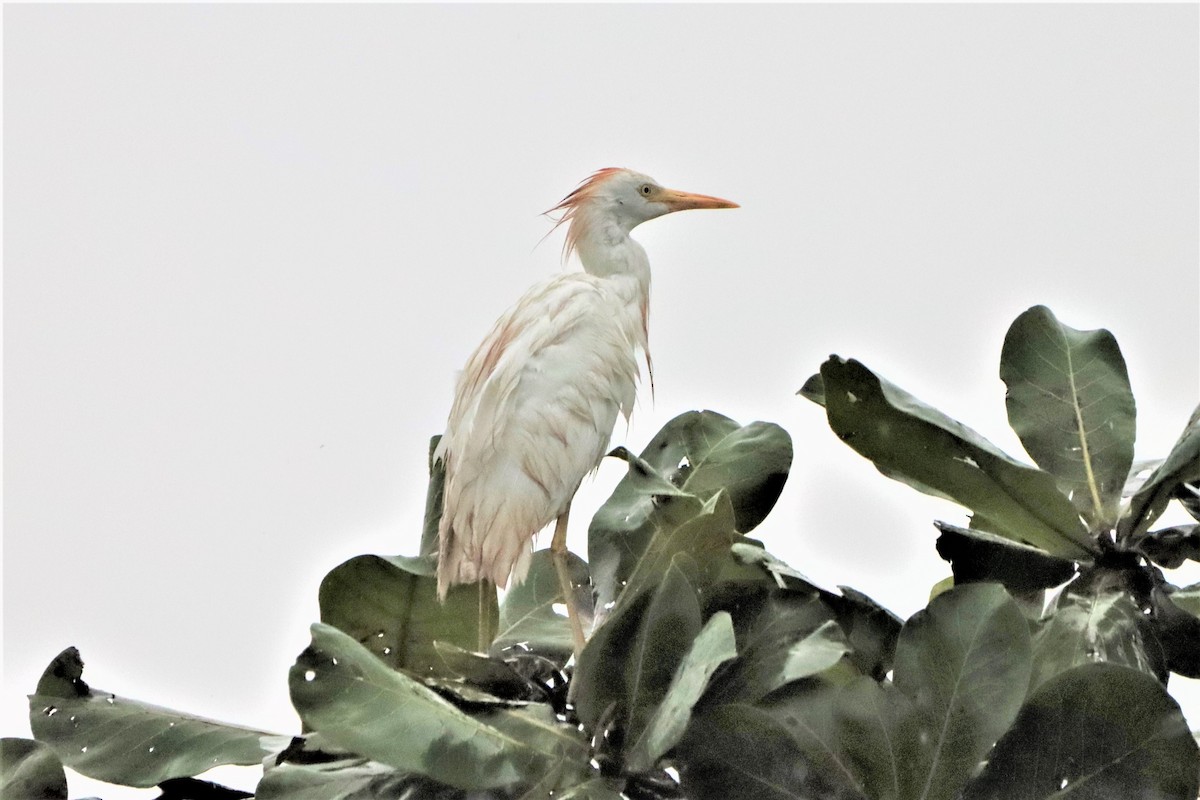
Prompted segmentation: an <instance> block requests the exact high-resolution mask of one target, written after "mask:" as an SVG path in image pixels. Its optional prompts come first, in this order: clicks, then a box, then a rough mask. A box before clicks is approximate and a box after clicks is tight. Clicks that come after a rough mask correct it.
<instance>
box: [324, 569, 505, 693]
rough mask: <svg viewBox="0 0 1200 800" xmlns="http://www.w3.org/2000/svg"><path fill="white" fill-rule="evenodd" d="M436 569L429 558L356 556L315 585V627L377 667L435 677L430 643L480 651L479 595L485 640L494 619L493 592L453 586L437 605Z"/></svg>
mask: <svg viewBox="0 0 1200 800" xmlns="http://www.w3.org/2000/svg"><path fill="white" fill-rule="evenodd" d="M436 569H437V565H436V563H435V561H434V560H432V559H430V558H427V557H419V558H413V557H408V556H375V555H363V556H355V557H354V558H351V559H350V560H348V561H346V562H344V563H342V564H340V565H338V566H337V567H334V568H333V569H332V570H331V571H330V572H329V574H328V575H326V576H325V579H324V580H323V581H321V589H320V595H319V599H320V604H321V621H322V622H324V623H326V624H329V625H333V626H334V627H336V628H338V629H339V630H341V631H343V632H345V633H347V634H349V635H350V636H352V637H354V638H355V639H356V640H357V641H358V642H359V643H360V644H362V645H363V646H364V647H366V648H367V649H368V650H370V651H371V652H372V653H374V654H375V655H376V656H377V657H378V658H379V659H380V660H381V661H382V662H383V663H385V664H387V665H388V666H390V667H392V668H394V669H405V670H408V671H409V672H413V673H416V674H419V675H426V674H434V673H436V674H441V673H442V672H443V663H442V659H441V657H440V656H438V654H437V651H436V650H434V646H433V643H434V640H440V641H443V642H448V643H450V644H454V645H458V646H459V647H462V648H464V649H468V650H474V649H476V648H478V647H479V608H480V597H479V592H480V591H484V592H485V594H484V598H483V607H484V620H483V625H484V626H485V628H486V630H485V636H486V637H487V638H488V640H489V641H490V637H491V634H492V632H494V631H495V630H496V619H497V616H498V610H497V603H496V591H495V589H494V588H492V587H488V588H486V589H483V588H482V585H480V584H470V585H463V586H455V587H453V588H452V589H451V590H450V593H449V595H448V596H447V597H446V600H445V602H439V601H438V598H437V578H436V577H435V572H436Z"/></svg>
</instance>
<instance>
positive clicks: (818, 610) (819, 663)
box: [705, 592, 850, 703]
mask: <svg viewBox="0 0 1200 800" xmlns="http://www.w3.org/2000/svg"><path fill="white" fill-rule="evenodd" d="M752 610H753V616H751V617H750V619H749V620H747V621H746V622H745V623H743V622H741V619H739V625H738V630H739V636H738V642H739V647H738V653H739V656H738V659H737V660H736V661H734V662H732V663H730V664H728V665H726V666H725V667H724V668H723V669H722V670H721V671H720V673H719V674H718V675H717V676H716V677H715V678H714V679H713V682H712V688H711V689H710V691H709V693H708V695H707V696H706V698H705V702H706V703H733V702H743V703H756V702H758V701H759V700H761V699H762V698H764V697H766V696H767V695H768V694H770V693H771V692H773V691H775V690H776V689H778V688H779V687H781V686H783V685H785V684H787V683H790V682H792V681H797V680H800V679H802V678H808V677H811V676H813V675H816V674H818V673H820V672H823V671H825V670H826V669H829V668H830V667H832V666H833V665H834V664H836V663H837V662H838V661H840V660H841V658H842V656H844V655H845V654H846V653H847V652H849V650H850V645H849V644H848V643H847V641H846V636H845V633H843V631H842V628H841V627H840V626H839V625H838V624H837V622H835V621H834V620H833V613H832V612H831V611H830V610H829V609H828V608H827V607H826V606H825V605H824V604H823V603H821V601H820V600H818V599H816V598H813V597H805V596H802V595H796V594H793V593H782V592H775V593H772V594H771V595H768V596H767V597H765V598H762V600H761V602H760V603H758V604H756V605H755V606H754V607H753V609H752ZM742 616H743V615H739V617H742Z"/></svg>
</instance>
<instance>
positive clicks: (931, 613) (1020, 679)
mask: <svg viewBox="0 0 1200 800" xmlns="http://www.w3.org/2000/svg"><path fill="white" fill-rule="evenodd" d="M894 670H895V676H896V681H895V682H896V688H898V689H899V690H900V691H901V692H903V693H904V694H905V695H907V696H908V699H909V700H910V701H912V704H913V707H914V708H915V709H916V712H917V714H918V720H919V725H920V730H921V734H920V736H919V739H920V742H921V747H920V748H919V751H918V753H917V756H916V759H917V763H918V764H919V767H918V769H919V770H920V774H921V775H922V776H924V778H923V781H921V783H922V784H923V787H922V789H921V792H920V793H919V795H917V796H918V797H921V798H923V800H949V798H952V797H954V796H955V794H956V793H957V791H958V789H959V787H961V786H962V785H963V783H964V782H965V781H966V780H967V778H968V777H969V776H970V775H971V773H972V771H973V770H974V769H975V767H976V765H977V764H979V762H980V761H981V760H982V759H983V757H984V756H985V755H986V753H987V751H988V749H989V748H990V747H991V746H992V743H993V742H995V741H996V739H997V738H999V737H1000V735H1001V734H1002V733H1004V731H1005V730H1006V729H1007V728H1008V726H1009V723H1011V722H1012V720H1013V718H1014V717H1015V716H1016V714H1017V710H1018V709H1019V708H1020V706H1021V702H1022V701H1023V700H1024V699H1025V691H1026V688H1027V687H1028V685H1029V674H1030V644H1029V625H1028V623H1027V622H1026V620H1025V617H1024V615H1022V613H1021V610H1020V609H1019V608H1018V607H1017V605H1016V603H1014V602H1013V601H1012V599H1011V598H1010V597H1009V596H1008V594H1007V593H1006V592H1005V591H1004V589H1003V588H1002V587H1000V586H998V585H996V584H986V583H973V584H968V585H966V586H956V587H955V588H953V589H951V590H950V591H948V592H945V593H944V594H941V595H938V597H936V598H934V600H933V601H932V602H930V604H929V606H928V607H927V608H925V609H924V610H923V611H918V612H917V613H916V614H914V615H913V616H912V618H910V619H909V620H908V622H907V623H905V625H904V629H903V630H902V631H901V632H900V641H899V642H898V643H897V645H896V662H895V666H894Z"/></svg>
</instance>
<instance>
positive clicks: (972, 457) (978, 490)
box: [821, 356, 1093, 559]
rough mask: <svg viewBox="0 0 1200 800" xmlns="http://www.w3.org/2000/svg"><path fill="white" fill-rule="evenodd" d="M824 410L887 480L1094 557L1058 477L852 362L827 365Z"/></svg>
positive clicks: (1008, 529)
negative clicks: (1060, 490)
mask: <svg viewBox="0 0 1200 800" xmlns="http://www.w3.org/2000/svg"><path fill="white" fill-rule="evenodd" d="M821 377H822V380H823V383H824V386H825V412H826V416H827V417H828V419H829V426H830V427H831V428H832V429H833V431H834V433H836V434H837V435H838V437H839V438H840V439H841V440H842V441H844V442H845V443H846V444H848V445H849V446H850V447H852V448H853V449H854V450H856V451H857V452H858V453H860V454H861V455H863V456H865V457H866V458H869V459H870V460H871V461H873V462H874V463H875V466H876V467H877V468H878V469H879V470H880V471H881V472H882V473H883V474H885V475H887V476H888V477H890V478H895V479H896V480H899V481H903V482H904V483H907V484H908V485H909V486H912V487H913V488H915V489H918V490H920V491H922V492H925V493H927V494H932V495H934V496H937V497H944V498H946V499H947V500H952V501H954V502H956V503H959V504H961V505H963V506H966V507H967V508H969V509H971V510H972V511H974V512H977V513H979V514H981V515H983V516H984V517H986V518H987V519H988V521H989V525H990V528H991V529H993V531H994V532H995V533H999V534H1002V535H1004V536H1005V537H1007V538H1010V539H1015V540H1017V541H1023V542H1028V543H1029V544H1032V545H1036V546H1038V547H1040V548H1042V549H1043V550H1046V551H1047V552H1049V553H1050V554H1051V555H1056V556H1061V557H1064V558H1075V559H1079V558H1089V557H1090V556H1091V554H1092V548H1093V545H1092V543H1091V541H1090V539H1089V537H1088V532H1087V529H1086V528H1085V527H1084V525H1083V523H1082V522H1081V521H1080V519H1079V514H1078V512H1077V511H1076V510H1075V507H1074V506H1072V505H1071V502H1070V501H1069V500H1067V498H1066V497H1065V496H1064V495H1063V494H1062V493H1061V492H1059V490H1058V486H1057V484H1056V482H1055V480H1054V477H1053V476H1052V475H1050V474H1048V473H1046V472H1042V471H1041V470H1039V469H1036V468H1034V467H1031V466H1028V465H1026V464H1022V463H1020V462H1019V461H1016V460H1014V459H1012V458H1011V457H1009V456H1007V455H1005V454H1004V453H1003V452H1001V451H1000V450H999V449H998V448H997V447H996V446H995V445H993V444H992V443H991V442H989V441H988V440H986V439H984V438H983V437H982V436H980V435H979V434H978V433H976V432H975V431H973V430H971V429H970V428H968V427H966V426H965V425H963V424H961V423H959V422H956V421H954V420H952V419H950V418H949V417H947V416H946V415H945V414H942V413H941V412H940V411H937V410H936V409H934V408H931V407H930V406H928V405H926V404H924V403H922V402H921V401H920V400H918V399H916V398H915V397H913V396H912V395H910V394H908V393H906V392H904V391H903V390H901V389H900V388H898V387H896V386H893V385H892V384H890V383H888V382H887V381H885V380H883V379H882V378H880V377H878V376H877V375H875V374H874V373H873V372H871V371H870V370H869V369H867V368H866V367H865V366H863V365H862V364H860V363H859V362H857V361H854V360H849V361H847V360H845V359H841V358H838V357H837V356H833V357H831V358H830V359H829V360H828V361H826V362H825V363H824V364H822V365H821Z"/></svg>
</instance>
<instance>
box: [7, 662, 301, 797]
mask: <svg viewBox="0 0 1200 800" xmlns="http://www.w3.org/2000/svg"><path fill="white" fill-rule="evenodd" d="M82 676H83V660H82V659H81V658H80V657H79V651H78V650H76V649H75V648H74V647H69V648H67V649H66V650H64V651H63V652H62V653H60V654H59V656H58V657H57V658H55V659H54V661H52V662H50V665H49V666H48V667H47V668H46V671H45V672H44V673H43V674H42V677H41V680H39V681H38V686H37V694H33V695H30V696H29V725H30V727H31V728H32V730H33V735H34V738H36V739H37V740H38V741H40V742H44V743H46V744H47V745H49V746H50V747H51V748H52V749H53V750H54V752H55V754H56V755H57V756H58V757H59V758H60V759H61V760H62V763H63V765H64V766H67V767H70V768H71V769H73V770H75V771H76V772H78V773H80V774H82V775H87V776H88V777H89V778H95V779H96V780H101V781H106V782H108V783H119V784H122V785H125V786H139V787H146V786H154V785H156V784H159V783H162V782H163V781H165V780H169V779H171V778H179V777H190V776H193V775H199V774H200V773H201V772H205V771H207V770H209V769H212V768H213V767H217V766H222V765H225V764H241V765H253V764H259V763H261V762H262V760H263V759H264V758H265V757H267V756H268V755H270V754H272V753H276V752H279V751H280V750H282V749H283V748H284V747H286V746H287V745H288V742H289V741H291V737H289V736H282V735H277V734H271V733H266V732H264V731H256V730H252V729H250V728H243V727H241V726H238V725H230V724H228V723H224V722H216V721H214V720H208V719H203V718H200V717H195V716H192V715H190V714H184V713H182V712H179V711H172V710H171V709H169V708H162V707H160V706H153V705H150V704H148V703H141V702H138V701H137V700H127V699H125V698H123V697H117V696H116V695H114V694H112V693H110V692H105V691H101V690H98V689H92V688H91V687H89V686H88V685H87V683H85V682H84V680H83V677H82Z"/></svg>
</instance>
